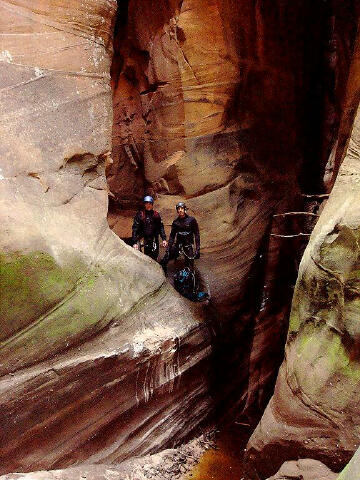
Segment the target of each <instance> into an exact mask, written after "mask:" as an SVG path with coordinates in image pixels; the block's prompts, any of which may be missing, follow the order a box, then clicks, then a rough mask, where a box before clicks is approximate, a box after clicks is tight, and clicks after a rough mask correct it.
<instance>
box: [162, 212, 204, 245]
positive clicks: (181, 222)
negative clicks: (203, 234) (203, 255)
mask: <svg viewBox="0 0 360 480" xmlns="http://www.w3.org/2000/svg"><path fill="white" fill-rule="evenodd" d="M175 237H176V243H177V244H183V245H190V244H192V243H193V242H194V237H195V249H196V251H197V252H200V233H199V226H198V223H197V221H196V220H195V218H194V217H190V216H189V215H185V217H184V218H180V217H177V218H176V219H175V220H174V221H173V223H172V225H171V233H170V237H169V247H168V248H169V249H171V247H172V245H173V243H174V241H175Z"/></svg>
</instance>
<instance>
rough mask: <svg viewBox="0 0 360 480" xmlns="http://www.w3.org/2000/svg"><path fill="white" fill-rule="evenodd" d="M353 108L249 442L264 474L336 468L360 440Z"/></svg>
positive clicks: (359, 137) (357, 163) (359, 154)
mask: <svg viewBox="0 0 360 480" xmlns="http://www.w3.org/2000/svg"><path fill="white" fill-rule="evenodd" d="M358 47H359V45H358V46H357V50H356V52H355V55H354V58H353V71H352V72H351V75H350V80H349V98H351V99H352V102H354V99H355V98H356V99H357V104H358V102H359V91H360V85H359V75H358V71H359V48H358ZM349 113H350V112H349V111H347V110H346V111H345V115H348V114H349ZM351 113H352V117H351V118H352V119H353V113H354V112H351ZM355 113H356V115H355V120H353V124H352V129H351V132H349V134H350V138H349V140H348V144H347V150H346V155H345V158H344V161H343V163H342V165H341V167H340V171H339V174H338V177H337V180H336V183H335V186H334V188H333V190H332V193H331V195H330V198H329V201H328V202H327V204H326V206H325V208H324V210H323V212H322V214H321V216H320V219H319V221H318V223H317V225H316V227H315V230H314V232H313V235H312V237H311V240H310V243H309V245H308V247H307V249H306V251H305V254H304V257H303V259H302V262H301V266H300V271H299V277H298V280H297V285H296V290H295V294H294V299H293V304H292V312H291V317H290V328H289V335H288V340H287V346H286V361H285V362H284V363H283V365H282V367H281V370H280V373H279V377H278V381H277V384H276V388H275V394H274V396H273V398H272V399H271V402H270V404H269V406H268V407H267V409H266V411H265V414H264V416H263V418H262V420H261V422H260V425H259V426H258V428H257V429H256V431H255V433H254V434H253V436H252V438H251V439H250V443H249V448H250V456H254V461H255V463H256V464H257V465H258V466H259V469H260V470H261V469H262V470H263V471H265V472H266V471H268V470H267V469H268V468H269V467H268V465H269V460H268V459H269V458H271V459H272V462H273V465H274V462H275V463H276V462H279V464H281V461H282V460H283V459H284V458H287V459H289V458H291V457H293V456H294V455H296V456H298V455H301V456H304V457H305V456H307V457H311V458H317V459H320V460H322V461H324V463H326V464H327V465H328V466H331V467H333V469H334V470H335V471H338V470H340V469H341V468H342V467H343V466H344V464H345V463H346V462H347V461H348V460H349V459H350V458H351V456H352V454H353V453H354V452H355V450H356V449H357V447H358V446H359V443H360V430H359V408H358V405H359V381H360V380H359V379H360V365H359V338H360V330H359V313H360V312H359V294H360V290H359V288H360V287H359V265H360V263H359V262H360V250H359V239H360V237H359V232H360V227H359V226H360V215H359V208H358V204H359V200H360V187H359V175H360V150H359V144H360V111H359V107H357V111H356V112H355ZM349 121H350V119H349V118H347V119H344V123H349ZM345 478H346V477H345ZM354 478H355V477H354Z"/></svg>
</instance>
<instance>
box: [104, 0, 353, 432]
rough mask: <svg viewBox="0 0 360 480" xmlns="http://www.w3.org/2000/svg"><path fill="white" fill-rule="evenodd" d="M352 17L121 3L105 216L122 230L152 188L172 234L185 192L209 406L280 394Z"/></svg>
mask: <svg viewBox="0 0 360 480" xmlns="http://www.w3.org/2000/svg"><path fill="white" fill-rule="evenodd" d="M356 29H357V12H356V5H355V2H353V1H346V2H336V1H326V2H323V1H316V2H310V1H309V2H307V1H306V2H297V3H294V2H275V3H273V4H272V5H271V7H270V6H267V4H266V2H258V1H256V2H252V3H251V4H249V3H248V2H232V1H230V0H228V1H226V0H222V1H221V0H218V1H190V0H188V1H186V0H184V1H181V2H177V1H173V2H165V1H158V2H151V1H149V2H146V3H145V4H144V2H142V3H141V5H140V3H139V2H138V1H136V0H129V1H128V2H121V3H120V4H119V9H118V16H117V22H116V27H115V38H114V57H113V64H112V86H113V102H114V126H113V149H112V152H113V155H112V156H113V163H112V165H110V166H109V167H108V170H107V179H108V184H109V188H110V191H111V194H112V196H111V199H110V208H109V215H108V219H109V223H110V226H111V228H112V229H113V230H114V231H115V232H116V233H117V234H118V235H119V236H120V237H121V238H123V239H125V240H127V239H128V238H129V237H130V232H131V224H132V217H133V215H134V213H135V212H136V210H137V209H139V208H141V199H142V197H143V195H145V194H150V195H153V196H154V197H155V205H156V208H157V209H158V210H159V211H160V212H161V214H162V216H163V218H164V223H165V227H166V230H167V233H168V232H169V228H170V225H171V222H172V219H173V218H174V217H175V213H176V212H175V209H174V205H175V204H176V202H177V201H179V200H186V202H187V204H188V205H189V208H190V214H193V215H195V216H196V217H197V218H198V220H199V223H200V228H201V236H202V255H201V259H200V260H199V261H198V262H197V268H198V271H199V275H200V276H201V277H202V278H205V279H206V281H207V283H208V285H209V288H210V291H211V295H212V299H211V313H209V312H208V313H207V314H206V315H211V325H212V327H211V328H212V331H213V333H214V336H213V339H212V348H213V355H212V359H211V368H210V370H211V376H212V379H211V382H212V387H211V393H212V396H213V398H214V400H215V418H219V419H221V418H222V417H223V416H224V415H225V413H226V412H229V411H230V412H232V413H231V415H233V419H234V421H240V422H244V423H247V424H249V425H251V426H255V425H256V424H257V422H258V421H259V419H260V417H261V415H262V412H263V410H264V408H265V406H266V404H267V403H268V401H269V399H270V396H271V394H272V392H273V388H274V384H275V379H276V377H277V373H278V368H279V366H280V364H281V361H282V359H283V352H284V345H285V341H286V335H287V329H288V315H289V310H290V304H291V299H292V294H293V288H294V285H295V281H296V276H297V273H298V265H299V262H300V259H301V256H302V253H303V251H304V249H305V246H306V243H307V240H308V236H309V234H310V233H311V231H312V229H313V227H314V225H315V223H316V220H317V218H318V216H319V213H320V211H321V209H322V202H323V200H324V199H326V198H327V196H328V193H329V191H330V189H331V185H332V182H333V177H332V176H333V172H334V170H336V166H335V165H334V161H335V159H334V155H331V152H332V150H333V149H334V148H335V147H336V144H337V138H338V130H339V125H340V118H341V112H342V103H343V100H344V94H345V88H346V83H347V77H348V72H349V68H350V62H351V56H352V50H353V46H354V41H355V35H356ZM209 38H211V39H212V41H211V42H209ZM297 212H300V213H297ZM161 253H163V252H161ZM224 435H226V434H224ZM249 435H250V432H249ZM230 436H231V435H230Z"/></svg>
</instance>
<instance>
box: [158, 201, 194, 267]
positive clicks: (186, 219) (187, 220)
mask: <svg viewBox="0 0 360 480" xmlns="http://www.w3.org/2000/svg"><path fill="white" fill-rule="evenodd" d="M186 210H187V208H186V205H185V203H184V202H179V203H178V204H177V205H176V211H177V214H178V217H177V218H176V219H175V220H174V221H173V223H172V226H171V233H170V237H169V245H168V248H167V250H166V253H165V255H164V257H163V259H162V260H161V262H160V263H161V266H162V267H163V269H164V272H165V274H166V273H167V264H168V263H169V260H172V259H176V258H177V257H178V256H179V254H181V253H182V254H183V255H184V257H185V265H186V266H187V267H191V268H194V259H197V258H200V233H199V226H198V223H197V221H196V219H195V218H194V217H190V216H189V215H188V214H187V213H186ZM194 238H195V253H194V249H193V242H194Z"/></svg>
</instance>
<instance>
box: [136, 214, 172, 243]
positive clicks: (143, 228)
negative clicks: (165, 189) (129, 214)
mask: <svg viewBox="0 0 360 480" xmlns="http://www.w3.org/2000/svg"><path fill="white" fill-rule="evenodd" d="M159 235H160V236H161V238H162V239H163V240H166V235H165V230H164V225H163V223H162V220H161V217H160V214H159V213H158V212H156V211H155V210H149V211H147V210H140V211H139V212H137V214H136V215H135V217H134V223H133V226H132V243H133V244H134V243H136V242H138V241H139V240H140V239H141V238H145V240H152V239H155V240H156V241H158V239H159Z"/></svg>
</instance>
